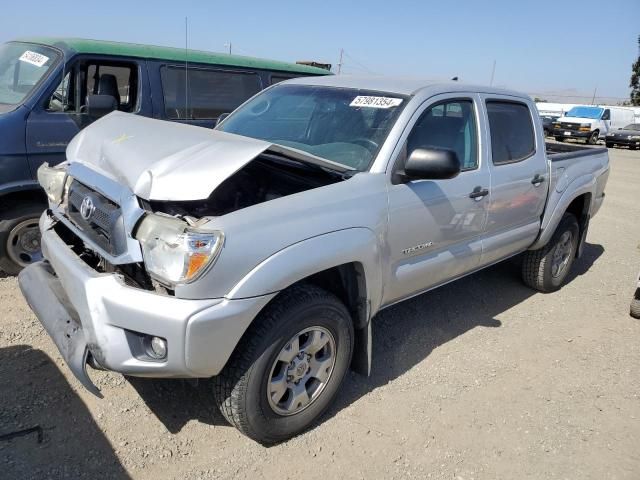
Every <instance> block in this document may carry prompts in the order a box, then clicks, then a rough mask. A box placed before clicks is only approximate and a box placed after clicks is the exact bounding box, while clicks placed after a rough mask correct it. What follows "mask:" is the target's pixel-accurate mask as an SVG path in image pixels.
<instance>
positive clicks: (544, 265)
mask: <svg viewBox="0 0 640 480" xmlns="http://www.w3.org/2000/svg"><path fill="white" fill-rule="evenodd" d="M579 233H580V229H579V227H578V221H577V220H576V217H575V216H574V215H573V214H571V213H565V214H564V216H563V217H562V220H561V221H560V224H559V225H558V228H556V231H555V232H554V234H553V236H552V237H551V240H549V243H547V244H546V245H545V246H544V247H542V248H541V249H539V250H529V251H527V252H526V253H525V254H524V261H523V262H522V279H523V280H524V283H526V284H527V285H528V286H530V287H531V288H533V289H535V290H538V291H540V292H554V291H556V290H558V289H559V288H560V287H561V286H562V284H563V283H564V281H565V279H566V278H567V275H568V273H569V271H570V270H571V265H573V260H574V259H575V257H576V252H577V248H578V241H579Z"/></svg>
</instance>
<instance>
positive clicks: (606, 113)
mask: <svg viewBox="0 0 640 480" xmlns="http://www.w3.org/2000/svg"><path fill="white" fill-rule="evenodd" d="M602 120H611V110H609V109H608V108H607V109H606V110H605V111H604V113H603V114H602Z"/></svg>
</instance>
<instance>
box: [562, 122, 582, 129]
mask: <svg viewBox="0 0 640 480" xmlns="http://www.w3.org/2000/svg"><path fill="white" fill-rule="evenodd" d="M560 128H563V129H565V130H578V129H579V128H580V124H579V123H571V122H560Z"/></svg>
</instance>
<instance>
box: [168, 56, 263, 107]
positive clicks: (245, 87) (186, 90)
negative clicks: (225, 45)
mask: <svg viewBox="0 0 640 480" xmlns="http://www.w3.org/2000/svg"><path fill="white" fill-rule="evenodd" d="M185 77H186V78H185ZM161 78H162V90H163V94H164V104H165V114H166V116H167V118H169V119H172V120H197V119H203V120H205V119H206V120H213V119H216V118H218V117H219V116H220V115H221V114H222V113H230V112H232V111H233V110H235V109H236V107H238V106H239V105H240V104H242V103H244V102H245V101H246V100H247V99H248V98H250V97H252V96H253V95H255V94H256V93H258V92H259V91H260V88H261V84H260V78H259V76H258V75H257V74H256V73H253V72H230V71H222V70H209V69H196V68H190V69H189V70H188V73H187V75H185V69H184V67H162V69H161Z"/></svg>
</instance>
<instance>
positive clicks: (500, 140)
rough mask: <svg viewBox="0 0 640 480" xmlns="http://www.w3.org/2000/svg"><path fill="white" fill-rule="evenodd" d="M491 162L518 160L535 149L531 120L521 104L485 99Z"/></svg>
mask: <svg viewBox="0 0 640 480" xmlns="http://www.w3.org/2000/svg"><path fill="white" fill-rule="evenodd" d="M487 115H488V117H489V131H490V134H491V157H492V159H493V164H494V165H502V164H506V163H513V162H519V161H521V160H524V159H525V158H527V157H530V156H531V155H533V154H534V153H535V151H536V144H535V135H534V131H533V121H532V120H531V112H530V111H529V107H527V106H526V105H525V104H524V103H519V102H509V101H498V100H489V101H487Z"/></svg>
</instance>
